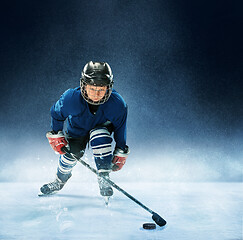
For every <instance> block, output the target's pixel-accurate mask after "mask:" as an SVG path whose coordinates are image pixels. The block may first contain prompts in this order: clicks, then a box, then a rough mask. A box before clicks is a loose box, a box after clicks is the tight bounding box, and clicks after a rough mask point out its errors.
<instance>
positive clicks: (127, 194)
mask: <svg viewBox="0 0 243 240" xmlns="http://www.w3.org/2000/svg"><path fill="white" fill-rule="evenodd" d="M70 154H71V155H72V157H73V158H75V159H76V160H77V161H79V162H80V163H81V164H83V165H84V166H85V167H87V168H88V169H89V170H91V171H92V172H93V173H95V174H96V175H97V176H99V177H102V178H103V179H104V180H105V181H107V182H108V183H109V184H110V185H111V186H112V187H114V188H115V189H117V190H118V191H119V192H121V193H123V194H124V195H126V196H127V197H128V198H130V199H131V200H132V201H134V202H135V203H137V204H138V205H140V206H141V207H142V208H144V209H145V210H146V211H148V212H150V213H151V214H154V211H152V210H151V209H150V208H148V207H147V206H145V205H144V204H143V203H141V202H140V201H138V200H137V199H136V198H134V197H133V196H132V195H130V194H129V193H128V192H126V191H125V190H123V189H122V188H120V187H119V186H118V185H116V184H115V183H114V182H113V181H111V180H110V179H106V178H104V177H103V176H100V175H99V173H98V171H97V170H96V169H94V168H92V167H91V166H90V165H89V164H88V163H86V162H85V161H84V160H82V159H81V158H78V157H77V156H75V155H74V154H73V153H70Z"/></svg>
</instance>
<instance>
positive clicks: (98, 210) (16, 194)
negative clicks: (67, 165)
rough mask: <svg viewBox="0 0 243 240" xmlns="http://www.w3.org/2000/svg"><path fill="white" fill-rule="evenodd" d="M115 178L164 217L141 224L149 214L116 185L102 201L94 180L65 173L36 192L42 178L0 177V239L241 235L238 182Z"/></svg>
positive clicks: (213, 237) (212, 239) (203, 239)
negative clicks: (46, 190) (61, 181)
mask: <svg viewBox="0 0 243 240" xmlns="http://www.w3.org/2000/svg"><path fill="white" fill-rule="evenodd" d="M117 184H118V185H119V186H120V187H122V188H124V189H125V190H126V191H128V192H129V193H130V194H132V195H133V196H134V197H135V198H137V199H138V200H140V201H141V202H142V203H144V204H145V205H147V206H148V207H149V208H151V209H152V210H153V211H155V212H157V213H159V214H160V215H161V216H162V217H164V218H165V219H166V220H167V226H166V227H162V228H161V227H159V226H157V228H156V230H144V229H142V224H143V223H145V222H153V220H152V218H151V214H150V213H148V212H147V211H145V210H144V209H142V208H141V207H140V206H138V205H137V204H135V203H134V202H132V201H131V200H130V199H128V198H127V197H125V196H124V195H123V194H121V193H119V192H118V191H116V190H115V194H114V196H113V197H112V198H111V199H110V205H109V206H108V207H105V205H104V201H103V199H102V198H101V197H100V196H99V194H98V186H97V183H96V182H95V181H94V182H88V183H87V184H85V183H78V182H75V181H73V179H70V181H69V182H68V183H67V185H66V186H65V187H64V188H63V190H62V191H61V192H59V193H57V194H56V195H52V196H49V197H38V196H37V193H38V189H39V187H40V186H41V185H42V183H13V182H12V183H6V182H5V183H0V196H1V205H0V239H1V240H2V239H3V240H5V239H18V240H19V239H30V240H32V239H35V240H42V239H43V240H44V239H48V240H52V239H53V240H54V239H65V240H66V239H102V240H104V239H105V240H107V239H122V240H124V239H133V240H136V239H139V240H143V239H158V240H159V239H167V240H168V239H173V240H174V239H178V240H183V239H186V240H190V239H193V240H194V239H197V240H206V239H210V240H216V239H217V240H222V239H229V240H230V239H231V240H233V239H234V240H239V239H242V209H243V204H242V203H243V194H242V190H243V184H242V183H152V182H147V183H143V184H139V183H127V182H121V183H119V182H117Z"/></svg>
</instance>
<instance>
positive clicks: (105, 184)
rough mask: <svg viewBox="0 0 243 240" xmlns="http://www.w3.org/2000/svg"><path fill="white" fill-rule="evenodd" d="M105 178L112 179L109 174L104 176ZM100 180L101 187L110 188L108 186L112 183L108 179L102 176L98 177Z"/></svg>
mask: <svg viewBox="0 0 243 240" xmlns="http://www.w3.org/2000/svg"><path fill="white" fill-rule="evenodd" d="M104 178H106V179H110V177H109V176H104ZM98 182H99V186H100V188H108V187H110V184H109V183H108V182H106V180H104V179H103V178H102V177H98Z"/></svg>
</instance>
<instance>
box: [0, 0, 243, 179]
mask: <svg viewBox="0 0 243 240" xmlns="http://www.w3.org/2000/svg"><path fill="white" fill-rule="evenodd" d="M0 18H1V19H0V20H1V21H0V22H1V39H0V41H1V44H0V46H1V57H0V61H1V64H0V66H1V92H0V109H1V110H0V111H1V114H0V122H1V125H0V128H1V129H0V130H1V143H2V149H1V160H2V162H3V163H4V162H5V160H6V159H10V160H9V161H11V159H13V160H14V159H15V156H16V155H18V154H25V155H28V154H33V155H34V156H35V154H36V152H38V155H40V156H41V154H42V150H41V148H43V149H44V151H46V149H48V150H49V148H48V147H49V146H48V143H47V141H46V139H45V132H46V131H48V130H49V129H50V114H49V109H50V107H51V105H52V104H53V103H54V102H55V101H56V100H57V99H58V98H59V97H60V95H61V94H62V93H63V92H64V91H65V90H66V89H68V88H72V87H76V86H78V84H79V78H80V73H81V70H82V68H83V66H84V65H85V63H86V62H88V61H90V60H93V61H106V62H108V63H109V64H110V65H111V67H112V70H113V73H114V80H115V85H114V88H115V89H116V90H117V91H118V92H119V93H120V94H121V95H122V96H123V97H124V99H125V100H126V102H127V103H128V106H129V117H128V144H129V145H130V147H131V149H132V151H133V155H131V156H132V158H136V157H137V158H138V159H136V162H138V163H140V162H142V161H143V156H145V157H146V158H147V159H148V158H150V161H151V162H152V160H151V159H153V156H154V155H153V154H154V153H157V154H158V153H159V152H161V153H163V152H174V151H178V152H177V153H178V155H177V157H178V161H179V159H180V151H181V150H182V151H183V150H185V149H189V150H188V151H186V155H187V159H189V160H188V161H189V163H190V159H191V161H197V157H195V156H192V155H193V154H196V155H202V154H205V153H206V155H207V154H208V155H207V156H206V159H207V160H206V163H207V164H208V165H211V166H212V167H213V168H214V169H221V170H220V175H219V177H218V178H217V180H232V181H233V180H237V181H239V180H241V174H242V172H239V171H238V172H237V171H236V170H237V169H238V167H237V166H238V165H240V164H241V159H242V157H241V156H242V155H241V154H242V150H241V149H242V142H243V137H242V132H243V122H242V117H243V110H242V102H243V94H242V90H243V83H242V69H243V61H242V60H243V59H242V52H243V47H242V42H243V38H242V23H243V22H242V20H243V18H242V1H209V0H206V1H202V0H200V1H192V0H190V1H179V0H172V1H165V0H157V1H155V0H152V1H126V0H123V1H121V0H113V1H111V0H102V1H78V0H77V1H73V0H71V1H64V0H58V1H30V0H23V1H8V2H7V1H3V2H2V5H1V14H0ZM195 149H197V150H195ZM198 149H199V150H198ZM191 151H193V154H192V155H190V154H191ZM215 152H220V154H219V156H220V157H219V158H218V156H213V157H212V158H210V155H211V153H215ZM9 155H11V157H9ZM138 156H140V157H138ZM157 160H159V159H157ZM131 161H132V160H131ZM154 161H155V160H154ZM229 161H231V162H232V161H233V164H236V165H234V168H233V170H232V169H228V167H227V166H225V167H224V164H225V163H227V162H229ZM229 171H233V173H232V174H231V175H230V176H229V175H228V173H229Z"/></svg>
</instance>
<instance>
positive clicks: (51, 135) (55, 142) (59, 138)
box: [46, 131, 68, 154]
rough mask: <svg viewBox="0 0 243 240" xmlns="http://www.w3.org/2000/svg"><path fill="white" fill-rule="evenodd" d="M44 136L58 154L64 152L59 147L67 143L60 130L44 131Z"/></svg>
mask: <svg viewBox="0 0 243 240" xmlns="http://www.w3.org/2000/svg"><path fill="white" fill-rule="evenodd" d="M46 137H47V139H48V141H49V143H50V145H51V147H52V148H53V150H54V151H55V152H56V153H57V154H58V153H59V154H65V152H63V151H62V150H61V149H62V148H63V147H66V146H67V145H68V142H67V140H66V139H65V136H64V134H63V132H62V131H59V132H58V133H55V132H54V131H50V132H47V133H46Z"/></svg>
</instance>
